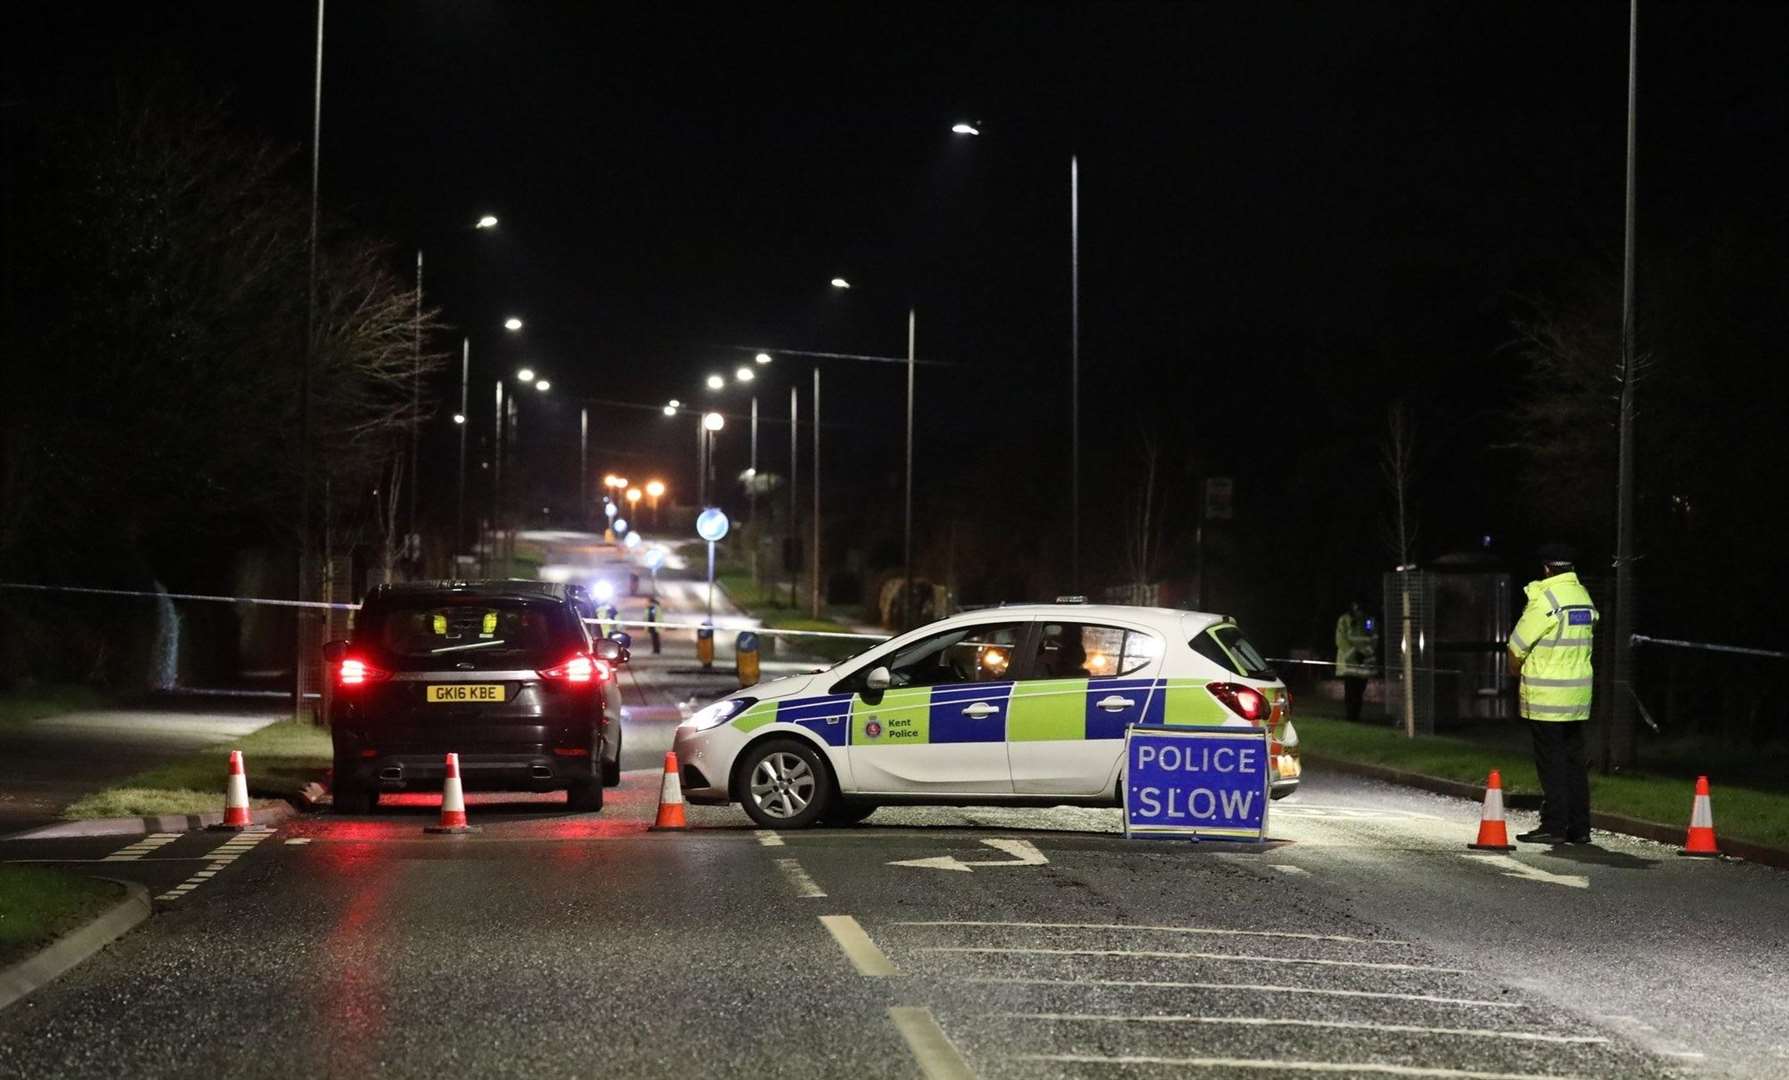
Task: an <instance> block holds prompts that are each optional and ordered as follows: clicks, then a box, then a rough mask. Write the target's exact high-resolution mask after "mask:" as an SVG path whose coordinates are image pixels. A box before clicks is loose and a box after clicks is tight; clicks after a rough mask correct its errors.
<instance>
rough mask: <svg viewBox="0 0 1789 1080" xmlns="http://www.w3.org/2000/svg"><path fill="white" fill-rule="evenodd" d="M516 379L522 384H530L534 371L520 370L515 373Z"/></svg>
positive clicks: (528, 369) (530, 369)
mask: <svg viewBox="0 0 1789 1080" xmlns="http://www.w3.org/2000/svg"><path fill="white" fill-rule="evenodd" d="M516 378H517V379H519V380H521V381H522V382H525V383H531V382H533V381H534V369H533V368H526V367H525V368H520V369H518V370H517V371H516Z"/></svg>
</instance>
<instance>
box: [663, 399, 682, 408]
mask: <svg viewBox="0 0 1789 1080" xmlns="http://www.w3.org/2000/svg"><path fill="white" fill-rule="evenodd" d="M665 404H666V405H669V406H670V407H671V408H673V409H681V408H683V402H681V401H678V400H677V399H676V398H672V399H671V400H670V401H667V402H665Z"/></svg>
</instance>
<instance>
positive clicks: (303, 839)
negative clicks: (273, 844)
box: [286, 836, 311, 847]
mask: <svg viewBox="0 0 1789 1080" xmlns="http://www.w3.org/2000/svg"><path fill="white" fill-rule="evenodd" d="M310 842H311V838H310V837H308V836H294V837H293V838H292V839H290V840H288V841H286V846H287V847H291V846H292V845H293V844H308V843H310Z"/></svg>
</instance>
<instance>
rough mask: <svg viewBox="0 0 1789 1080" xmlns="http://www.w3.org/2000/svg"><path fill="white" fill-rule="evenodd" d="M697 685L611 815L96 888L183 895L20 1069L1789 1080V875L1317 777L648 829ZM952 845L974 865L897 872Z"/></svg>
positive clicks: (15, 849) (270, 856) (668, 710)
mask: <svg viewBox="0 0 1789 1080" xmlns="http://www.w3.org/2000/svg"><path fill="white" fill-rule="evenodd" d="M680 665H681V666H680ZM678 672H687V661H686V660H682V659H679V658H678V657H676V656H668V657H666V658H662V659H661V660H658V661H650V662H643V663H642V664H641V667H640V669H639V676H640V679H639V682H638V683H637V684H636V685H635V687H634V689H633V690H632V691H630V693H636V694H638V695H639V698H638V704H636V703H635V698H634V697H630V698H629V702H630V712H631V717H630V722H629V726H628V741H627V743H626V747H627V757H628V760H627V762H626V764H627V765H628V766H629V767H630V768H634V769H635V770H636V771H633V772H630V773H629V774H628V775H627V776H626V778H625V782H624V784H623V786H622V787H621V788H619V789H615V790H614V791H612V792H611V793H610V803H609V805H608V807H607V808H606V809H605V810H604V811H603V812H602V813H601V814H595V815H590V814H572V813H569V812H568V811H567V810H566V808H565V806H564V802H563V796H559V795H544V796H531V797H514V796H505V795H475V796H473V798H472V800H471V815H472V818H473V820H474V823H475V824H478V825H480V826H481V829H482V831H480V832H479V833H477V834H476V835H473V836H462V837H442V836H426V835H424V834H423V833H422V831H421V828H422V826H423V825H424V824H426V823H428V822H430V821H432V820H433V819H434V816H435V814H436V812H437V809H436V807H437V801H436V800H435V799H434V798H432V797H427V796H412V797H403V798H401V799H397V800H392V802H391V804H390V805H388V806H385V807H382V808H381V812H380V813H379V814H377V815H373V816H368V817H337V816H328V815H317V816H310V817H305V818H300V819H296V820H293V821H291V822H288V823H287V824H286V825H284V826H283V827H281V828H280V829H279V830H278V831H277V832H272V833H269V834H265V835H261V836H258V837H248V838H244V839H242V840H238V841H236V847H235V848H233V849H231V851H232V852H233V853H232V854H231V855H230V857H229V858H228V859H222V857H221V856H220V854H219V852H220V851H222V850H224V849H222V848H221V847H220V845H224V844H226V843H229V840H228V839H227V838H226V837H223V836H219V835H217V834H190V835H185V836H179V837H170V838H169V839H168V840H167V841H166V843H164V844H161V845H159V846H157V847H155V848H154V849H152V850H150V851H147V852H146V853H143V854H141V855H140V857H137V858H133V859H130V860H127V861H120V862H110V863H105V864H103V865H96V864H79V865H86V866H89V867H93V868H98V869H103V871H104V872H106V873H109V874H114V875H117V876H123V877H131V878H135V879H137V880H142V881H145V882H146V883H148V884H150V885H151V886H152V887H153V888H154V889H155V890H158V892H157V895H162V896H167V895H169V893H170V892H171V891H172V890H174V889H175V888H176V886H177V885H178V884H179V883H180V882H183V881H184V882H193V881H195V880H197V882H198V883H197V884H196V885H194V886H193V887H192V888H191V889H189V890H187V891H185V892H182V893H179V896H178V898H177V899H175V898H169V899H163V900H159V901H157V904H156V908H157V910H156V914H155V916H154V917H153V918H152V919H151V920H150V921H149V922H148V923H147V924H146V925H145V926H143V927H141V928H139V929H138V930H136V931H134V932H133V933H131V934H130V935H128V936H127V937H126V938H124V939H123V940H122V941H120V942H119V943H118V944H116V945H114V946H113V947H111V948H110V949H108V950H107V951H105V952H104V953H102V954H100V955H99V956H96V957H95V958H93V959H92V960H90V961H88V962H87V963H86V964H84V965H82V966H81V967H79V968H77V969H76V970H74V971H73V972H71V973H69V974H68V975H66V976H64V977H63V978H62V979H61V980H60V981H58V982H57V983H55V984H53V985H52V986H50V987H48V988H46V989H44V990H42V991H40V992H39V993H38V994H36V995H35V996H33V997H32V998H30V999H27V1000H26V1001H25V1002H22V1003H20V1004H18V1005H16V1006H14V1007H13V1008H11V1009H9V1010H7V1011H6V1012H4V1013H0V1077H15V1076H16V1077H41V1076H58V1077H60V1076H69V1077H88V1076H91V1077H108V1078H109V1077H115V1076H120V1075H123V1076H144V1077H152V1076H169V1077H173V1076H182V1077H185V1076H191V1075H194V1074H212V1075H218V1076H274V1075H279V1076H291V1075H324V1076H339V1075H396V1076H429V1077H442V1076H530V1077H535V1076H539V1077H548V1076H555V1077H556V1076H599V1075H600V1076H630V1077H631V1076H642V1077H644V1076H748V1075H749V1076H764V1077H815V1076H838V1077H853V1078H856V1077H882V1076H889V1077H912V1076H920V1075H925V1076H930V1077H939V1078H948V1077H959V1076H971V1075H979V1076H985V1077H1057V1076H1094V1077H1109V1076H1110V1077H1117V1076H1139V1077H1153V1076H1168V1075H1176V1076H1180V1075H1210V1076H1258V1075H1344V1076H1384V1075H1398V1076H1419V1077H1543V1076H1544V1077H1563V1076H1587V1077H1588V1076H1598V1077H1601V1076H1636V1077H1647V1076H1668V1075H1749V1076H1759V1077H1765V1076H1781V1075H1784V1074H1785V1073H1786V1072H1789V1013H1786V1011H1785V1006H1784V1004H1783V1003H1784V1002H1785V1001H1789V976H1786V973H1785V962H1784V961H1783V959H1782V958H1783V957H1784V956H1785V955H1789V948H1785V946H1786V945H1789V942H1786V941H1785V936H1786V935H1789V919H1785V918H1784V914H1783V913H1784V912H1785V911H1789V875H1785V874H1783V873H1781V872H1778V871H1774V870H1769V869H1766V868H1761V867H1754V866H1748V865H1744V864H1737V863H1708V862H1699V861H1691V860H1681V859H1677V858H1675V857H1674V856H1673V855H1672V854H1671V852H1670V849H1668V848H1665V847H1662V846H1659V845H1655V844H1650V843H1647V842H1644V841H1638V840H1630V839H1626V838H1620V837H1612V836H1604V835H1602V834H1599V837H1598V839H1599V841H1600V847H1599V848H1597V849H1593V850H1589V851H1584V850H1575V851H1573V852H1572V853H1571V854H1570V855H1569V856H1568V855H1565V854H1560V855H1555V854H1550V853H1547V852H1537V851H1535V850H1532V849H1524V850H1522V851H1519V852H1516V853H1515V854H1514V855H1513V856H1509V857H1502V858H1489V859H1487V858H1484V857H1481V856H1477V855H1474V854H1472V853H1469V852H1468V851H1467V850H1466V848H1465V843H1466V841H1467V840H1469V839H1470V838H1471V837H1472V835H1473V831H1474V826H1475V823H1476V818H1477V807H1476V806H1474V805H1471V804H1468V803H1465V802H1462V801H1459V800H1452V799H1446V798H1442V797H1438V796H1431V795H1427V794H1422V793H1415V792H1410V791H1406V790H1403V789H1398V788H1393V787H1390V786H1387V785H1383V784H1378V783H1375V782H1371V781H1361V780H1355V779H1351V778H1346V777H1340V776H1333V775H1325V774H1323V773H1322V772H1320V771H1318V772H1313V773H1310V774H1308V775H1307V778H1306V784H1305V788H1304V789H1303V790H1302V791H1301V792H1300V793H1299V795H1298V796H1296V797H1295V798H1294V799H1293V800H1289V801H1287V802H1282V803H1278V804H1275V807H1274V810H1273V816H1272V819H1271V824H1270V831H1271V835H1272V836H1273V837H1275V839H1276V841H1277V842H1276V843H1274V844H1272V845H1269V846H1267V847H1265V848H1263V849H1260V850H1251V849H1245V848H1237V847H1232V846H1229V845H1221V844H1205V845H1184V844H1178V843H1171V842H1161V841H1135V842H1126V841H1124V840H1123V839H1121V838H1119V837H1117V836H1115V835H1113V834H1114V832H1115V831H1116V829H1117V814H1116V811H1109V810H1088V809H1073V808H1057V809H1051V810H1036V809H1025V810H1003V809H998V808H963V809H956V808H900V809H895V808H885V809H883V810H880V811H878V812H877V813H876V814H875V815H874V816H872V817H871V818H870V819H869V820H868V821H867V822H865V823H864V824H863V825H862V826H859V827H856V828H849V829H824V830H813V831H809V832H803V833H784V834H775V833H766V832H761V831H759V830H756V829H753V828H751V827H750V825H749V822H748V821H747V819H746V818H745V817H744V815H743V814H742V813H741V812H739V811H738V810H737V809H734V808H702V807H692V808H690V820H691V823H692V825H693V826H694V828H693V829H692V830H691V831H690V832H687V833H654V832H650V831H648V829H647V825H648V824H649V822H650V821H651V818H652V814H653V811H654V809H655V800H656V793H657V781H658V777H657V775H656V773H655V772H653V771H651V769H650V768H646V767H644V766H650V765H653V764H656V758H658V757H659V756H662V752H663V748H664V746H665V745H666V744H667V743H668V741H669V736H670V732H671V730H672V726H673V725H674V723H675V717H676V715H677V709H676V708H675V706H674V705H672V704H670V703H668V701H667V700H666V699H665V698H664V697H656V698H655V695H661V694H662V695H668V696H669V695H672V691H670V690H668V689H666V688H667V687H671V686H673V685H676V686H678V687H679V688H678V689H677V690H676V691H675V695H676V696H680V695H682V694H684V693H685V692H694V691H690V690H689V689H688V687H687V685H686V684H687V683H688V681H689V680H690V679H692V678H693V679H696V680H697V681H698V682H701V681H703V680H704V679H708V678H711V677H703V676H689V675H687V674H678ZM721 689H724V684H723V685H722V686H721V687H720V688H717V689H715V690H714V691H713V692H714V693H719V692H720V690H721ZM1717 813H1718V810H1717ZM1513 824H1514V825H1515V827H1516V828H1518V829H1519V828H1522V827H1526V825H1527V824H1528V819H1527V817H1526V816H1524V815H1520V814H1518V815H1514V817H1513ZM990 841H991V842H990ZM127 842H128V841H127V838H111V839H100V840H93V841H85V842H83V843H84V844H85V845H86V846H85V847H83V848H81V849H80V851H79V853H78V857H81V858H94V859H103V858H106V857H107V854H108V852H113V851H117V850H120V849H122V848H123V847H124V845H125V844H126V843H127ZM57 850H58V852H59V853H60V854H62V855H64V856H67V855H69V854H73V853H74V852H73V849H71V848H69V847H67V846H66V845H65V846H63V847H60V848H58V849H57ZM942 856H950V857H952V858H954V859H955V860H957V861H958V862H961V863H965V864H971V865H970V867H969V869H968V870H966V871H965V870H947V869H939V868H935V867H923V866H903V865H895V864H897V863H901V862H908V861H911V860H916V859H938V858H940V857H942ZM20 857H26V856H24V855H21V853H20V845H18V844H17V843H13V844H5V843H0V858H20ZM220 862H221V865H220ZM213 866H215V867H217V869H215V870H214V871H211V872H210V874H209V876H206V877H203V878H196V875H197V874H200V873H205V872H206V871H204V870H202V869H201V868H203V867H213Z"/></svg>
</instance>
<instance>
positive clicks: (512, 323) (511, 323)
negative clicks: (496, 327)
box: [503, 315, 522, 330]
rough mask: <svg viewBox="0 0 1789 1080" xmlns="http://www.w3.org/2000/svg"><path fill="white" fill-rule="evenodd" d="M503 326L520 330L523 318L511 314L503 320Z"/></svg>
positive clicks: (507, 328)
mask: <svg viewBox="0 0 1789 1080" xmlns="http://www.w3.org/2000/svg"><path fill="white" fill-rule="evenodd" d="M503 328H504V329H505V330H520V329H521V328H522V320H520V319H518V318H516V317H515V316H514V315H511V316H510V317H509V318H507V319H504V320H503Z"/></svg>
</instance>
